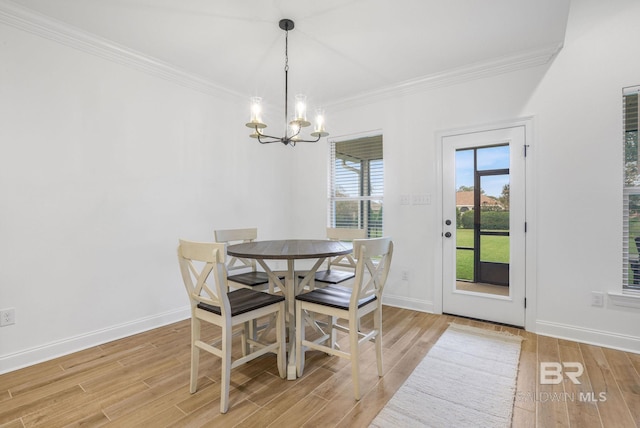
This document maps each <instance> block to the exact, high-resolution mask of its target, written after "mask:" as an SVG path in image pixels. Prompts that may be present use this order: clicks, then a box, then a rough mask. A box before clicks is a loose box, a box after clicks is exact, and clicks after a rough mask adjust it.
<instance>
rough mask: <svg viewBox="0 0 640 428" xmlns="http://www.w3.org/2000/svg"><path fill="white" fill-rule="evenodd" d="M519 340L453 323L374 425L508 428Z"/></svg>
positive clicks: (515, 337) (495, 332) (510, 336)
mask: <svg viewBox="0 0 640 428" xmlns="http://www.w3.org/2000/svg"><path fill="white" fill-rule="evenodd" d="M521 341H522V338H521V337H519V336H514V335H512V334H510V333H507V332H498V331H490V330H485V329H481V328H475V327H469V326H464V325H459V324H453V323H452V324H450V325H449V328H447V330H446V331H445V332H444V333H443V334H442V336H440V338H439V339H438V341H437V342H436V344H435V345H434V346H433V348H431V350H430V351H429V353H428V354H427V355H426V356H425V357H424V359H423V360H422V361H421V362H420V364H418V366H417V367H416V368H415V370H414V371H413V373H411V375H410V376H409V378H408V379H407V380H406V381H405V383H404V384H403V385H402V386H401V387H400V389H399V390H398V391H397V392H396V393H395V394H394V396H393V397H391V400H389V402H388V403H387V404H386V406H385V407H384V408H383V409H382V410H381V411H380V413H379V414H378V416H376V418H375V419H374V420H373V422H372V423H371V425H370V427H380V428H395V427H437V428H442V427H492V428H493V427H509V426H510V425H511V414H512V412H513V402H514V397H515V389H516V378H517V375H518V361H519V358H520V344H521Z"/></svg>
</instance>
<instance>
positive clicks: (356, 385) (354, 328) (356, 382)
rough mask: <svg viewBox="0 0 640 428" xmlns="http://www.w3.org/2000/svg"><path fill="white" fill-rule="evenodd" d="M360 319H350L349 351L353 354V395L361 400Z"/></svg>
mask: <svg viewBox="0 0 640 428" xmlns="http://www.w3.org/2000/svg"><path fill="white" fill-rule="evenodd" d="M358 325H359V320H358V319H357V318H355V317H354V316H351V317H350V319H349V342H350V343H349V345H350V348H351V349H349V352H350V354H351V379H352V382H353V395H354V397H355V398H356V400H360V347H359V346H358V339H359V337H358Z"/></svg>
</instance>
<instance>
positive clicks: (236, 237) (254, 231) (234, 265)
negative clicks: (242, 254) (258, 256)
mask: <svg viewBox="0 0 640 428" xmlns="http://www.w3.org/2000/svg"><path fill="white" fill-rule="evenodd" d="M213 234H214V237H215V240H216V242H220V243H225V244H229V245H232V244H241V243H245V242H252V241H254V240H255V239H256V238H257V237H258V228H256V227H251V228H245V229H219V230H214V231H213ZM226 265H227V272H232V271H237V270H241V269H242V270H245V269H250V270H252V271H255V270H256V261H255V260H253V259H243V258H239V257H229V258H228V260H227V262H226Z"/></svg>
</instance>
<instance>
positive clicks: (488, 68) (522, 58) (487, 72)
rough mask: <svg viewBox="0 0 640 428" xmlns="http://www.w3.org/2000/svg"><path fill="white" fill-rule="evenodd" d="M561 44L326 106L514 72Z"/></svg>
mask: <svg viewBox="0 0 640 428" xmlns="http://www.w3.org/2000/svg"><path fill="white" fill-rule="evenodd" d="M562 47H563V44H562V43H559V44H557V45H551V46H547V47H544V48H541V49H536V50H531V51H527V52H523V53H518V54H515V55H509V56H504V57H501V58H497V59H493V60H490V61H484V62H480V63H475V64H471V65H467V66H463V67H459V68H454V69H450V70H446V71H443V72H440V73H435V74H431V75H428V76H423V77H420V78H417V79H411V80H406V81H404V82H400V83H398V84H395V85H391V86H388V87H385V88H381V89H378V90H375V91H370V92H365V93H362V94H359V95H356V96H353V97H349V98H343V99H340V100H338V101H336V102H333V103H328V104H327V105H326V107H327V108H331V109H332V110H334V111H335V110H339V109H342V108H350V107H354V106H358V105H362V104H369V103H372V102H377V101H382V100H385V99H388V98H391V97H395V96H400V95H405V94H410V93H415V92H422V91H426V90H429V89H434V88H440V87H444V86H451V85H455V84H459V83H464V82H468V81H473V80H478V79H482V78H485V77H492V76H496V75H499V74H504V73H511V72H514V71H519V70H524V69H527V68H531V67H537V66H541V65H545V64H547V63H549V62H551V60H553V58H555V56H556V55H557V54H558V53H559V52H560V51H561V50H562Z"/></svg>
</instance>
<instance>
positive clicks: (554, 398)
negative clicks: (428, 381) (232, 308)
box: [0, 307, 640, 428]
mask: <svg viewBox="0 0 640 428" xmlns="http://www.w3.org/2000/svg"><path fill="white" fill-rule="evenodd" d="M383 320H384V321H383V325H384V329H383V331H384V341H383V343H384V359H385V362H384V369H385V375H384V376H383V377H382V378H378V376H377V371H376V368H375V352H373V348H372V347H370V348H369V349H368V351H371V352H364V355H363V357H362V365H361V377H362V390H363V391H364V395H363V397H362V399H361V400H360V401H359V402H356V401H355V400H354V399H353V396H352V393H353V392H352V384H351V371H350V365H349V363H348V361H346V360H344V359H339V358H337V357H329V356H327V355H325V354H322V353H319V352H309V353H307V360H306V361H307V362H306V366H305V373H304V376H303V377H302V378H300V379H298V380H296V381H287V380H283V379H280V378H279V377H278V376H277V370H276V368H275V356H273V355H267V356H264V357H261V358H259V359H257V360H255V361H252V362H250V363H248V364H245V365H243V366H241V367H238V368H236V369H234V370H232V376H231V388H232V391H231V394H230V401H231V407H230V409H229V412H228V413H227V414H224V415H222V414H220V413H219V397H220V385H219V378H220V361H219V359H217V358H215V357H213V356H211V355H210V354H207V353H204V352H203V353H201V355H202V356H201V363H200V373H199V376H200V378H199V385H198V392H196V393H195V394H190V393H189V364H190V363H189V354H190V353H189V338H190V321H189V320H186V321H182V322H178V323H175V324H171V325H168V326H165V327H162V328H158V329H155V330H152V331H149V332H145V333H142V334H138V335H135V336H131V337H128V338H125V339H121V340H118V341H114V342H110V343H107V344H104V345H101V346H97V347H94V348H90V349H87V350H84V351H81V352H77V353H74V354H71V355H68V356H65V357H61V358H58V359H55V360H51V361H47V362H44V363H41V364H38V365H35V366H32V367H28V368H25V369H22V370H17V371H14V372H11V373H7V374H4V375H0V427H11V428H13V427H36V426H45V427H62V426H90V427H97V426H115V427H138V426H149V427H165V426H166V427H200V426H209V427H233V426H239V427H277V428H284V427H366V426H368V425H369V423H370V422H371V420H373V418H374V417H375V416H376V414H377V413H378V412H379V411H380V410H381V409H382V408H383V407H384V405H385V403H386V402H387V401H388V400H389V399H390V398H391V397H392V396H393V394H394V393H395V391H397V390H398V388H399V387H400V386H401V385H402V384H403V382H404V381H405V380H406V378H407V377H408V376H409V375H410V374H411V372H412V371H413V369H414V368H415V367H416V365H417V364H418V363H419V362H420V361H421V360H422V358H423V357H424V356H425V355H426V354H427V352H428V351H429V349H430V348H431V347H432V346H433V345H434V344H435V343H436V341H437V340H438V338H439V337H440V335H441V334H442V333H443V332H444V330H446V328H447V326H448V323H450V322H456V323H462V324H468V325H474V326H477V327H483V328H487V329H496V330H507V331H509V332H511V333H513V334H518V335H521V336H523V337H524V339H525V340H524V341H523V342H522V352H521V356H520V368H519V374H518V380H517V392H516V398H515V403H514V413H513V426H514V427H544V428H546V427H556V426H557V427H581V428H582V427H616V428H618V427H636V428H638V427H639V426H640V375H639V372H640V355H637V354H631V353H627V352H622V351H616V350H611V349H606V348H601V347H598V346H592V345H584V344H580V343H576V342H570V341H566V340H559V339H554V338H549V337H544V336H538V335H536V334H533V333H528V332H526V331H523V330H519V329H515V328H511V327H504V326H498V325H494V324H490V323H483V322H479V321H474V320H468V319H464V318H458V317H453V316H448V315H433V314H426V313H422V312H415V311H410V310H406V309H399V308H393V307H384V315H383ZM206 334H207V335H208V336H209V338H214V337H215V336H216V332H215V331H213V329H211V330H207V331H206ZM341 345H343V346H345V347H348V343H344V342H341ZM368 345H369V344H368ZM236 348H237V349H238V348H239V347H236ZM540 362H579V363H581V364H582V365H583V366H584V373H583V374H582V375H581V376H580V378H579V380H580V381H581V383H580V384H574V383H573V382H571V381H570V380H569V379H565V380H564V381H563V382H562V383H560V384H557V385H553V384H550V385H541V384H540V381H539V379H538V377H539V363H540ZM571 370H574V369H571ZM601 394H603V395H601Z"/></svg>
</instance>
